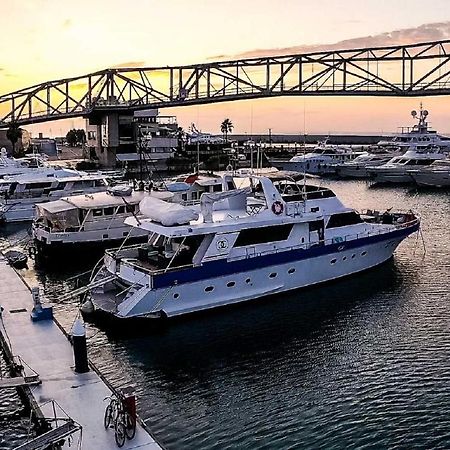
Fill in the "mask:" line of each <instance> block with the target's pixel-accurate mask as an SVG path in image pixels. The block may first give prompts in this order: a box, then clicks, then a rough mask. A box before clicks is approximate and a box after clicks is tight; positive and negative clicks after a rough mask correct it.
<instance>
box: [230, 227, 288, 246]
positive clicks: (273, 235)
mask: <svg viewBox="0 0 450 450" xmlns="http://www.w3.org/2000/svg"><path fill="white" fill-rule="evenodd" d="M292 227H293V225H292V224H288V225H276V226H272V227H261V228H252V229H248V230H241V231H240V232H239V236H238V237H237V239H236V242H235V244H234V246H235V247H246V246H247V245H256V244H265V243H267V242H278V241H285V240H286V239H287V238H288V237H289V234H290V233H291V230H292Z"/></svg>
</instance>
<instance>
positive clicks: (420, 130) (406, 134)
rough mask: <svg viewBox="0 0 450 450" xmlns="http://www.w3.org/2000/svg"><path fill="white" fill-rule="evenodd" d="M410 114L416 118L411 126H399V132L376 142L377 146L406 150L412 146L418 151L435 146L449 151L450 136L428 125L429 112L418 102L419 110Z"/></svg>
mask: <svg viewBox="0 0 450 450" xmlns="http://www.w3.org/2000/svg"><path fill="white" fill-rule="evenodd" d="M411 116H412V117H413V118H414V119H416V120H417V123H416V124H415V125H414V126H412V127H401V131H400V133H395V134H393V135H392V136H390V137H388V138H387V139H382V140H381V141H379V142H378V144H377V145H378V147H380V148H385V149H403V151H406V150H408V149H409V148H410V147H411V146H414V147H415V148H416V149H417V150H418V151H421V150H423V151H426V149H427V148H429V147H430V146H436V147H438V148H439V149H440V150H442V151H450V138H449V137H446V136H442V135H440V134H438V133H437V132H436V131H435V130H431V129H430V128H429V126H428V122H427V120H428V116H429V113H428V111H427V110H426V109H423V106H422V103H421V104H420V109H419V112H418V113H417V111H415V110H414V111H411Z"/></svg>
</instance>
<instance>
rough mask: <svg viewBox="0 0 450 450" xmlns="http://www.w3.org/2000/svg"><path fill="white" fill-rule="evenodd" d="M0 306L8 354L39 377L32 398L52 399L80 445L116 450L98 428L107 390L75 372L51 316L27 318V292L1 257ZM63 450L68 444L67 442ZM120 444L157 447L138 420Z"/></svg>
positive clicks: (92, 373)
mask: <svg viewBox="0 0 450 450" xmlns="http://www.w3.org/2000/svg"><path fill="white" fill-rule="evenodd" d="M0 305H1V306H2V307H3V308H4V311H3V313H2V318H3V320H2V322H1V323H0V332H1V334H2V335H3V337H4V340H6V341H8V340H9V342H10V345H11V348H12V353H13V354H16V355H20V357H21V358H22V359H23V361H25V362H26V363H27V364H28V365H29V366H30V367H32V368H33V370H35V371H36V372H37V373H38V374H39V378H40V380H41V381H42V384H40V385H38V386H33V388H32V395H33V398H34V400H35V402H36V403H37V404H38V405H41V404H43V403H45V402H46V401H48V399H54V400H55V401H56V402H57V403H58V404H59V405H60V407H61V408H62V409H63V410H64V411H65V412H66V413H67V414H68V415H69V416H70V418H72V419H73V420H74V421H75V422H77V423H78V424H80V425H81V426H82V446H81V448H85V449H96V450H103V449H105V450H110V449H113V448H116V447H117V446H116V443H115V439H114V431H113V430H112V429H109V430H105V428H104V426H103V415H104V411H105V407H106V402H105V401H104V398H105V397H107V396H110V395H111V390H110V389H109V388H108V387H107V385H106V384H105V383H104V382H103V381H102V379H101V378H100V376H99V375H98V374H97V373H96V372H95V371H94V370H92V368H91V371H90V372H88V373H84V374H78V373H75V371H74V358H73V351H72V346H71V344H70V343H69V341H68V339H67V338H66V336H65V335H64V334H63V332H62V331H61V329H60V328H59V327H58V325H57V324H56V323H55V321H54V320H44V321H39V322H32V321H31V319H30V313H31V310H32V307H33V303H32V297H31V292H30V290H29V289H28V287H27V286H26V284H25V283H24V281H23V280H22V279H21V278H20V277H19V275H18V274H17V273H16V272H15V271H14V269H12V268H11V267H10V266H8V265H7V263H6V260H5V259H4V258H3V256H1V255H0ZM77 439H78V436H77V435H74V440H75V441H74V442H76V440H77ZM63 448H68V444H67V443H66V444H65V445H64V447H63ZM123 448H124V449H134V448H139V449H148V450H157V449H161V447H160V445H159V444H158V443H157V442H156V441H155V440H154V438H153V437H152V436H151V435H150V434H149V432H148V431H147V430H145V429H144V428H143V427H142V426H141V425H140V424H139V423H138V424H137V430H136V436H135V438H134V439H132V440H127V441H126V442H125V445H124V447H123Z"/></svg>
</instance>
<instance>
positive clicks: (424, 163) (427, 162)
mask: <svg viewBox="0 0 450 450" xmlns="http://www.w3.org/2000/svg"><path fill="white" fill-rule="evenodd" d="M432 162H433V160H432V159H418V160H417V165H418V166H429V165H430V164H431V163H432Z"/></svg>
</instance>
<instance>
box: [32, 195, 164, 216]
mask: <svg viewBox="0 0 450 450" xmlns="http://www.w3.org/2000/svg"><path fill="white" fill-rule="evenodd" d="M147 195H151V196H152V197H156V198H158V199H160V200H169V199H170V198H172V197H173V194H171V193H170V192H161V191H152V192H151V193H150V194H149V193H148V192H144V191H133V192H132V193H131V195H127V196H123V197H122V196H118V195H113V194H111V193H109V192H96V193H94V194H85V195H75V196H73V197H64V198H62V199H60V200H55V201H53V202H47V203H43V204H40V205H39V207H40V208H41V209H45V210H46V211H48V212H49V213H56V212H61V211H67V210H69V209H75V208H77V209H96V208H108V207H114V206H120V205H125V204H132V205H137V204H138V203H139V202H140V201H141V200H142V199H143V198H144V197H145V196H147Z"/></svg>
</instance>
